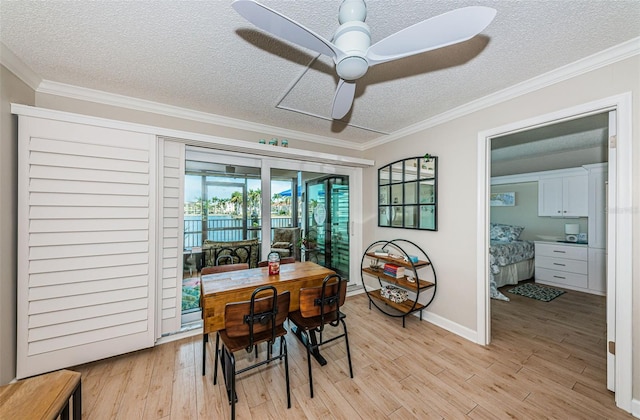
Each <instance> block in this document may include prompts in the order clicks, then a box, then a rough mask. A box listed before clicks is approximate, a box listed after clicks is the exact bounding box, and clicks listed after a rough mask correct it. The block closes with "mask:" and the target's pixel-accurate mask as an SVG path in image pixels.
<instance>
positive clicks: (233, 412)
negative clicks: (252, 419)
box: [228, 352, 236, 420]
mask: <svg viewBox="0 0 640 420" xmlns="http://www.w3.org/2000/svg"><path fill="white" fill-rule="evenodd" d="M228 353H229V365H230V366H229V369H230V371H231V381H230V382H231V386H230V388H231V394H230V395H231V397H230V399H229V402H230V403H231V420H234V419H235V418H236V358H235V356H234V355H233V353H231V352H228Z"/></svg>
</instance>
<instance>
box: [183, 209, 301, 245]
mask: <svg viewBox="0 0 640 420" xmlns="http://www.w3.org/2000/svg"><path fill="white" fill-rule="evenodd" d="M260 222H261V221H260V220H258V224H257V225H256V226H254V225H253V223H254V222H253V221H252V220H251V219H249V220H247V223H246V226H247V228H246V237H245V230H244V227H243V219H239V218H233V217H225V218H221V217H215V218H210V219H208V220H207V223H206V233H207V234H206V238H207V239H208V240H210V241H220V242H228V241H240V240H243V239H254V238H257V239H258V240H261V239H262V226H261V225H260ZM202 225H203V222H202V219H201V218H200V216H185V220H184V247H185V248H186V249H189V248H193V247H197V246H202V236H203V231H202ZM288 226H291V218H290V217H277V218H273V219H271V230H272V232H273V229H275V228H279V227H288ZM271 236H272V237H273V234H272V235H271Z"/></svg>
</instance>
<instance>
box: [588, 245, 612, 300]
mask: <svg viewBox="0 0 640 420" xmlns="http://www.w3.org/2000/svg"><path fill="white" fill-rule="evenodd" d="M606 261H607V252H606V250H604V249H601V248H589V284H588V288H589V290H590V291H593V292H594V293H596V294H599V295H604V294H606V293H607V264H606Z"/></svg>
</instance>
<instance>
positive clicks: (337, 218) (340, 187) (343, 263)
mask: <svg viewBox="0 0 640 420" xmlns="http://www.w3.org/2000/svg"><path fill="white" fill-rule="evenodd" d="M305 207H306V228H307V237H308V238H309V241H308V243H309V245H307V246H306V248H307V253H308V254H309V255H308V256H307V259H311V261H315V262H317V263H318V264H320V265H323V266H325V267H328V268H331V269H333V270H335V271H336V272H337V273H338V274H340V275H341V276H342V277H343V278H348V275H349V183H348V177H344V176H338V177H335V176H332V177H324V178H320V179H315V180H312V181H309V182H307V186H306V203H305Z"/></svg>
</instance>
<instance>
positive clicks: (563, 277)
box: [535, 241, 606, 294]
mask: <svg viewBox="0 0 640 420" xmlns="http://www.w3.org/2000/svg"><path fill="white" fill-rule="evenodd" d="M535 246H536V253H535V255H536V257H535V266H536V271H535V280H536V283H540V284H548V285H551V286H558V287H562V288H564V289H572V290H578V291H581V292H586V293H594V294H604V292H605V288H606V286H605V283H606V282H605V278H606V277H605V273H604V261H605V257H604V253H605V252H604V250H603V249H595V250H592V249H590V248H587V246H586V245H583V244H567V243H561V242H545V241H536V245H535ZM593 251H599V252H593Z"/></svg>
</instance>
